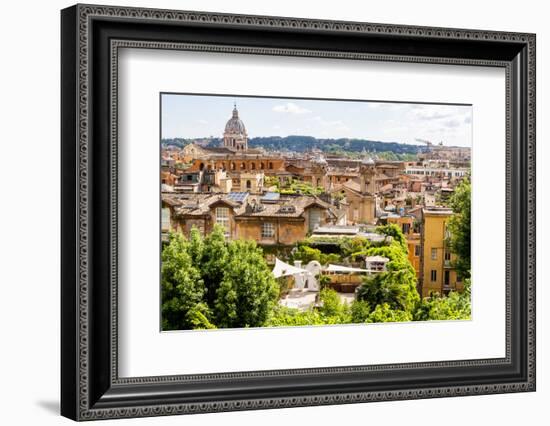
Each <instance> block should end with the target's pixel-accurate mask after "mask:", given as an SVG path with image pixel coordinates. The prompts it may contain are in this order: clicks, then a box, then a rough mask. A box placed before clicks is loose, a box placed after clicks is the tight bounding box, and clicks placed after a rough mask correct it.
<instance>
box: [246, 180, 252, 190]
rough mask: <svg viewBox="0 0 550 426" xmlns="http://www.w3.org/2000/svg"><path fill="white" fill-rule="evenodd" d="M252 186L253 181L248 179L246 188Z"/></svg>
mask: <svg viewBox="0 0 550 426" xmlns="http://www.w3.org/2000/svg"><path fill="white" fill-rule="evenodd" d="M251 188H252V182H250V180H247V181H246V189H251Z"/></svg>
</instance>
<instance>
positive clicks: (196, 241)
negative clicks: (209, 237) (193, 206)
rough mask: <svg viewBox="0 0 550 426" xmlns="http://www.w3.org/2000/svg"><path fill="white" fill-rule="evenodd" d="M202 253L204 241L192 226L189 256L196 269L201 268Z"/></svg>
mask: <svg viewBox="0 0 550 426" xmlns="http://www.w3.org/2000/svg"><path fill="white" fill-rule="evenodd" d="M203 251H204V241H203V239H202V235H201V232H200V231H199V229H198V228H197V227H196V226H193V227H192V228H191V233H190V235H189V255H190V256H191V261H192V262H193V265H194V266H195V267H197V268H200V267H201V263H202V255H203Z"/></svg>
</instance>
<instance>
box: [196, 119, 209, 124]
mask: <svg viewBox="0 0 550 426" xmlns="http://www.w3.org/2000/svg"><path fill="white" fill-rule="evenodd" d="M198 122H199V124H208V121H206V120H198Z"/></svg>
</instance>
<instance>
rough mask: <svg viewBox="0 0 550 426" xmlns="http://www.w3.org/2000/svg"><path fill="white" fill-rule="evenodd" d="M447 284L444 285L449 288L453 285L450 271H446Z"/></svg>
mask: <svg viewBox="0 0 550 426" xmlns="http://www.w3.org/2000/svg"><path fill="white" fill-rule="evenodd" d="M444 280H445V282H444V284H445V285H446V286H449V285H450V284H451V274H450V272H449V271H445V278H444Z"/></svg>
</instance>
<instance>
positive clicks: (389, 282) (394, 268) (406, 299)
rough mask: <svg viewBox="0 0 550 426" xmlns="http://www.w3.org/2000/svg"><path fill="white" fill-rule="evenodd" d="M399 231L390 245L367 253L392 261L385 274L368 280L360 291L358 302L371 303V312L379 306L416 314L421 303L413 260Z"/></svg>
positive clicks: (398, 230)
mask: <svg viewBox="0 0 550 426" xmlns="http://www.w3.org/2000/svg"><path fill="white" fill-rule="evenodd" d="M395 228H396V229H397V232H396V233H395V235H396V237H394V239H393V241H392V242H391V243H390V244H389V245H386V246H382V247H371V248H369V249H368V250H367V251H366V253H365V254H366V255H367V256H383V257H386V258H388V259H389V261H388V263H387V264H386V271H385V272H381V273H378V274H376V275H373V276H367V277H365V278H364V281H363V284H362V285H361V286H360V287H359V288H358V290H357V299H358V300H363V301H366V302H368V303H369V306H370V308H371V310H375V309H376V307H377V306H378V305H382V304H387V305H388V306H390V308H391V309H396V310H403V311H406V312H410V313H412V312H413V311H414V309H415V307H416V305H417V304H418V302H419V301H420V296H419V294H418V291H417V290H416V272H415V270H414V268H413V266H412V265H411V262H410V261H409V258H408V256H407V250H406V248H405V247H404V245H403V244H401V243H400V240H401V238H400V236H402V235H403V234H402V233H401V230H400V229H399V228H398V227H395ZM386 229H392V228H386ZM391 232H394V231H393V230H392V231H391Z"/></svg>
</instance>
